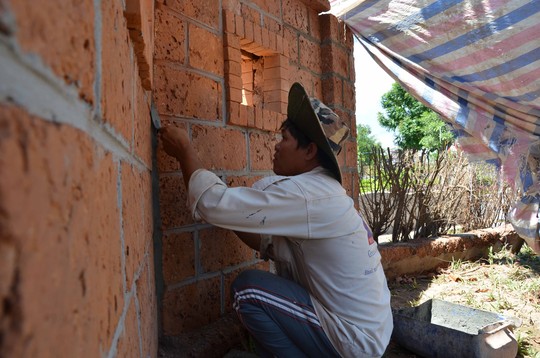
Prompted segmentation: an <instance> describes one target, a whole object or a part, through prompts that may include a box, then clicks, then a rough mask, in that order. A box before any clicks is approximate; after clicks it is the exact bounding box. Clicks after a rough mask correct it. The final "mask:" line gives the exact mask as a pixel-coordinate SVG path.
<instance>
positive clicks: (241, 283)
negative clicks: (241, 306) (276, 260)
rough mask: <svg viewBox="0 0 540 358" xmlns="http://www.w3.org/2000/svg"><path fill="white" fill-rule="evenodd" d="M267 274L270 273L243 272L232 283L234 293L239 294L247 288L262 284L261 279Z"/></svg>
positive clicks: (257, 271) (259, 271)
mask: <svg viewBox="0 0 540 358" xmlns="http://www.w3.org/2000/svg"><path fill="white" fill-rule="evenodd" d="M266 274H268V272H266V271H261V270H245V271H242V272H241V273H240V274H239V275H238V276H237V277H236V278H235V279H234V281H233V283H232V290H233V292H238V291H239V290H241V289H243V288H245V287H249V286H252V285H257V283H260V282H261V278H262V277H263V276H265V275H266Z"/></svg>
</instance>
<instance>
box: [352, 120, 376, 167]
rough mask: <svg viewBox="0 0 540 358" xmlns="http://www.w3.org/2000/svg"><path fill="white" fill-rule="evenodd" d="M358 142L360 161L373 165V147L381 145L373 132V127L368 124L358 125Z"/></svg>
mask: <svg viewBox="0 0 540 358" xmlns="http://www.w3.org/2000/svg"><path fill="white" fill-rule="evenodd" d="M356 133H357V135H356V143H357V149H358V162H359V163H362V164H364V165H371V155H370V153H371V152H372V151H373V148H376V147H380V146H381V144H380V143H379V141H378V140H377V139H376V138H375V137H374V136H373V134H372V133H371V128H370V127H369V126H368V125H367V124H359V125H357V126H356Z"/></svg>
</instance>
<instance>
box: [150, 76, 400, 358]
mask: <svg viewBox="0 0 540 358" xmlns="http://www.w3.org/2000/svg"><path fill="white" fill-rule="evenodd" d="M348 133H349V129H348V128H347V127H346V126H345V125H344V124H343V123H342V121H341V120H340V118H339V117H338V116H337V115H336V114H335V113H334V112H333V111H332V110H331V109H330V108H328V107H327V106H325V105H324V104H323V103H321V102H320V101H319V100H317V99H314V98H309V97H308V95H307V93H306V91H305V90H304V88H303V87H302V86H301V85H300V84H298V83H295V84H293V85H292V87H291V89H290V91H289V102H288V107H287V119H286V120H285V122H284V123H283V125H282V131H281V134H282V139H281V141H280V142H279V143H278V144H276V147H275V155H274V161H273V169H274V172H275V174H276V176H271V177H268V178H264V179H262V180H260V181H258V182H257V183H255V184H254V185H253V187H252V188H246V187H238V188H228V187H227V186H226V185H225V184H224V183H223V182H222V181H221V180H220V179H219V178H218V177H217V176H216V175H215V174H213V173H211V172H209V171H207V170H204V169H202V166H201V164H200V162H199V161H198V158H197V154H196V153H195V152H194V150H193V148H192V147H191V146H190V143H189V139H188V137H187V135H186V133H185V131H182V130H180V129H179V128H176V127H167V128H164V129H163V130H162V131H161V133H160V134H161V139H162V142H163V147H164V149H165V151H166V152H167V153H168V154H169V155H172V156H174V157H175V158H177V159H178V160H179V161H180V164H181V168H182V172H183V176H184V181H185V184H186V186H187V189H188V193H189V200H190V209H191V210H192V213H193V216H194V218H195V219H198V220H204V221H206V222H208V223H210V224H213V225H216V226H220V227H223V228H227V229H231V230H234V231H235V232H236V233H237V235H238V236H239V237H240V238H241V239H242V240H243V241H244V242H245V243H246V244H247V245H249V246H250V247H252V248H253V249H255V250H258V251H260V252H261V257H263V258H265V259H271V260H273V261H274V263H275V267H276V272H277V275H276V274H272V273H269V272H265V271H260V270H247V271H244V272H242V273H241V274H240V275H239V276H238V277H237V279H236V280H235V282H234V283H233V285H232V289H233V292H234V308H235V309H236V311H237V313H238V315H239V317H240V320H241V321H242V323H243V324H244V326H245V327H246V328H247V329H248V331H249V332H250V333H251V335H252V336H253V338H254V339H255V341H256V343H257V350H258V353H259V354H260V355H261V356H269V357H270V356H277V357H337V356H343V357H376V356H381V355H382V354H383V353H384V351H385V348H386V346H387V345H388V342H389V340H390V335H391V333H392V328H393V324H392V313H391V309H390V293H389V290H388V287H387V284H386V278H385V275H384V272H383V269H382V266H381V263H380V254H379V252H378V249H377V244H376V242H375V241H374V240H373V238H372V234H371V231H370V229H369V228H368V226H367V225H366V223H365V222H364V220H363V219H362V217H361V216H360V215H359V214H358V212H357V211H356V209H355V208H354V203H353V200H352V199H351V198H349V197H348V196H347V195H346V192H345V190H344V189H343V187H342V186H341V171H340V169H339V164H338V161H337V157H336V155H337V153H339V151H340V149H341V146H340V145H341V143H342V142H343V141H344V140H345V139H346V138H347V136H348Z"/></svg>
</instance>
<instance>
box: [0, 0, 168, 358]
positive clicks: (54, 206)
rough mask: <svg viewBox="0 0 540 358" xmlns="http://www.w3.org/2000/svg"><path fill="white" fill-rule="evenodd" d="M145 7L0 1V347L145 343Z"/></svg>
mask: <svg viewBox="0 0 540 358" xmlns="http://www.w3.org/2000/svg"><path fill="white" fill-rule="evenodd" d="M149 19H150V23H149V21H148V20H149ZM151 19H153V2H152V1H144V2H143V1H142V0H141V2H139V1H138V0H136V1H132V0H127V1H122V0H107V1H100V0H77V1H75V0H64V1H58V0H46V1H34V0H2V1H0V357H113V356H121V357H148V356H155V355H156V352H157V344H158V342H157V340H158V335H157V332H158V326H157V300H156V295H155V279H154V273H155V272H154V255H153V242H152V231H153V211H152V187H151V174H152V173H151V170H152V148H151V138H152V137H151V126H150V115H149V106H148V104H149V99H150V98H151V96H150V95H149V93H150V92H148V91H149V90H150V89H151V81H150V78H151V72H152V71H151V70H152V67H151V64H152V62H151V61H152V52H151V50H152V49H153V45H152V41H153V32H152V31H150V30H152V29H153V24H152V22H151ZM149 49H150V51H149Z"/></svg>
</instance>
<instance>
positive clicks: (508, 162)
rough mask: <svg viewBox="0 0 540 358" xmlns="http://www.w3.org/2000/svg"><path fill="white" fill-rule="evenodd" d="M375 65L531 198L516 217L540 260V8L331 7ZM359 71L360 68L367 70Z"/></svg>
mask: <svg viewBox="0 0 540 358" xmlns="http://www.w3.org/2000/svg"><path fill="white" fill-rule="evenodd" d="M330 6H331V10H330V12H331V13H333V14H334V15H336V16H337V17H338V18H340V19H341V20H342V21H344V22H345V23H346V24H347V26H348V27H349V28H350V29H351V30H352V31H353V32H354V33H355V34H356V35H357V36H358V38H359V40H360V42H361V44H362V45H363V46H364V47H365V48H366V49H367V50H368V52H369V53H370V55H371V56H372V57H373V58H374V59H375V61H377V63H378V64H379V65H380V66H381V67H382V68H384V69H385V70H386V72H388V73H389V74H390V75H391V76H392V77H393V78H394V79H395V80H396V81H397V82H399V83H400V85H402V86H403V87H404V88H405V89H407V90H408V91H409V92H410V93H411V94H412V95H413V96H415V97H416V98H417V99H418V100H420V101H422V102H423V103H424V104H425V105H426V106H428V107H430V108H432V109H434V110H435V111H436V112H437V113H439V114H440V115H441V116H442V118H443V119H444V120H445V121H447V122H448V123H449V124H450V125H451V126H452V127H453V128H454V131H455V133H456V134H457V136H458V144H459V146H460V147H461V148H462V149H463V150H464V151H465V152H466V153H468V154H469V157H470V158H471V159H477V160H483V161H487V162H490V163H492V164H494V165H496V166H497V167H498V168H500V169H501V172H502V173H503V175H504V177H505V179H506V180H507V181H508V182H509V183H510V184H512V185H514V186H516V187H518V188H521V189H522V190H523V193H524V196H523V197H522V199H521V200H520V201H519V202H517V203H515V205H514V206H513V208H512V210H511V212H510V215H509V219H510V221H511V222H512V224H513V226H514V228H515V229H516V231H517V232H518V233H519V234H520V235H521V236H522V237H523V238H524V239H525V240H526V241H527V243H528V245H529V246H531V247H532V248H533V249H534V250H535V251H536V252H537V253H540V239H539V219H538V210H539V203H540V181H539V179H540V178H539V175H540V0H534V1H524V0H512V1H510V0H468V1H460V0H424V1H422V0H330ZM360 70H361V69H360Z"/></svg>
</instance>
